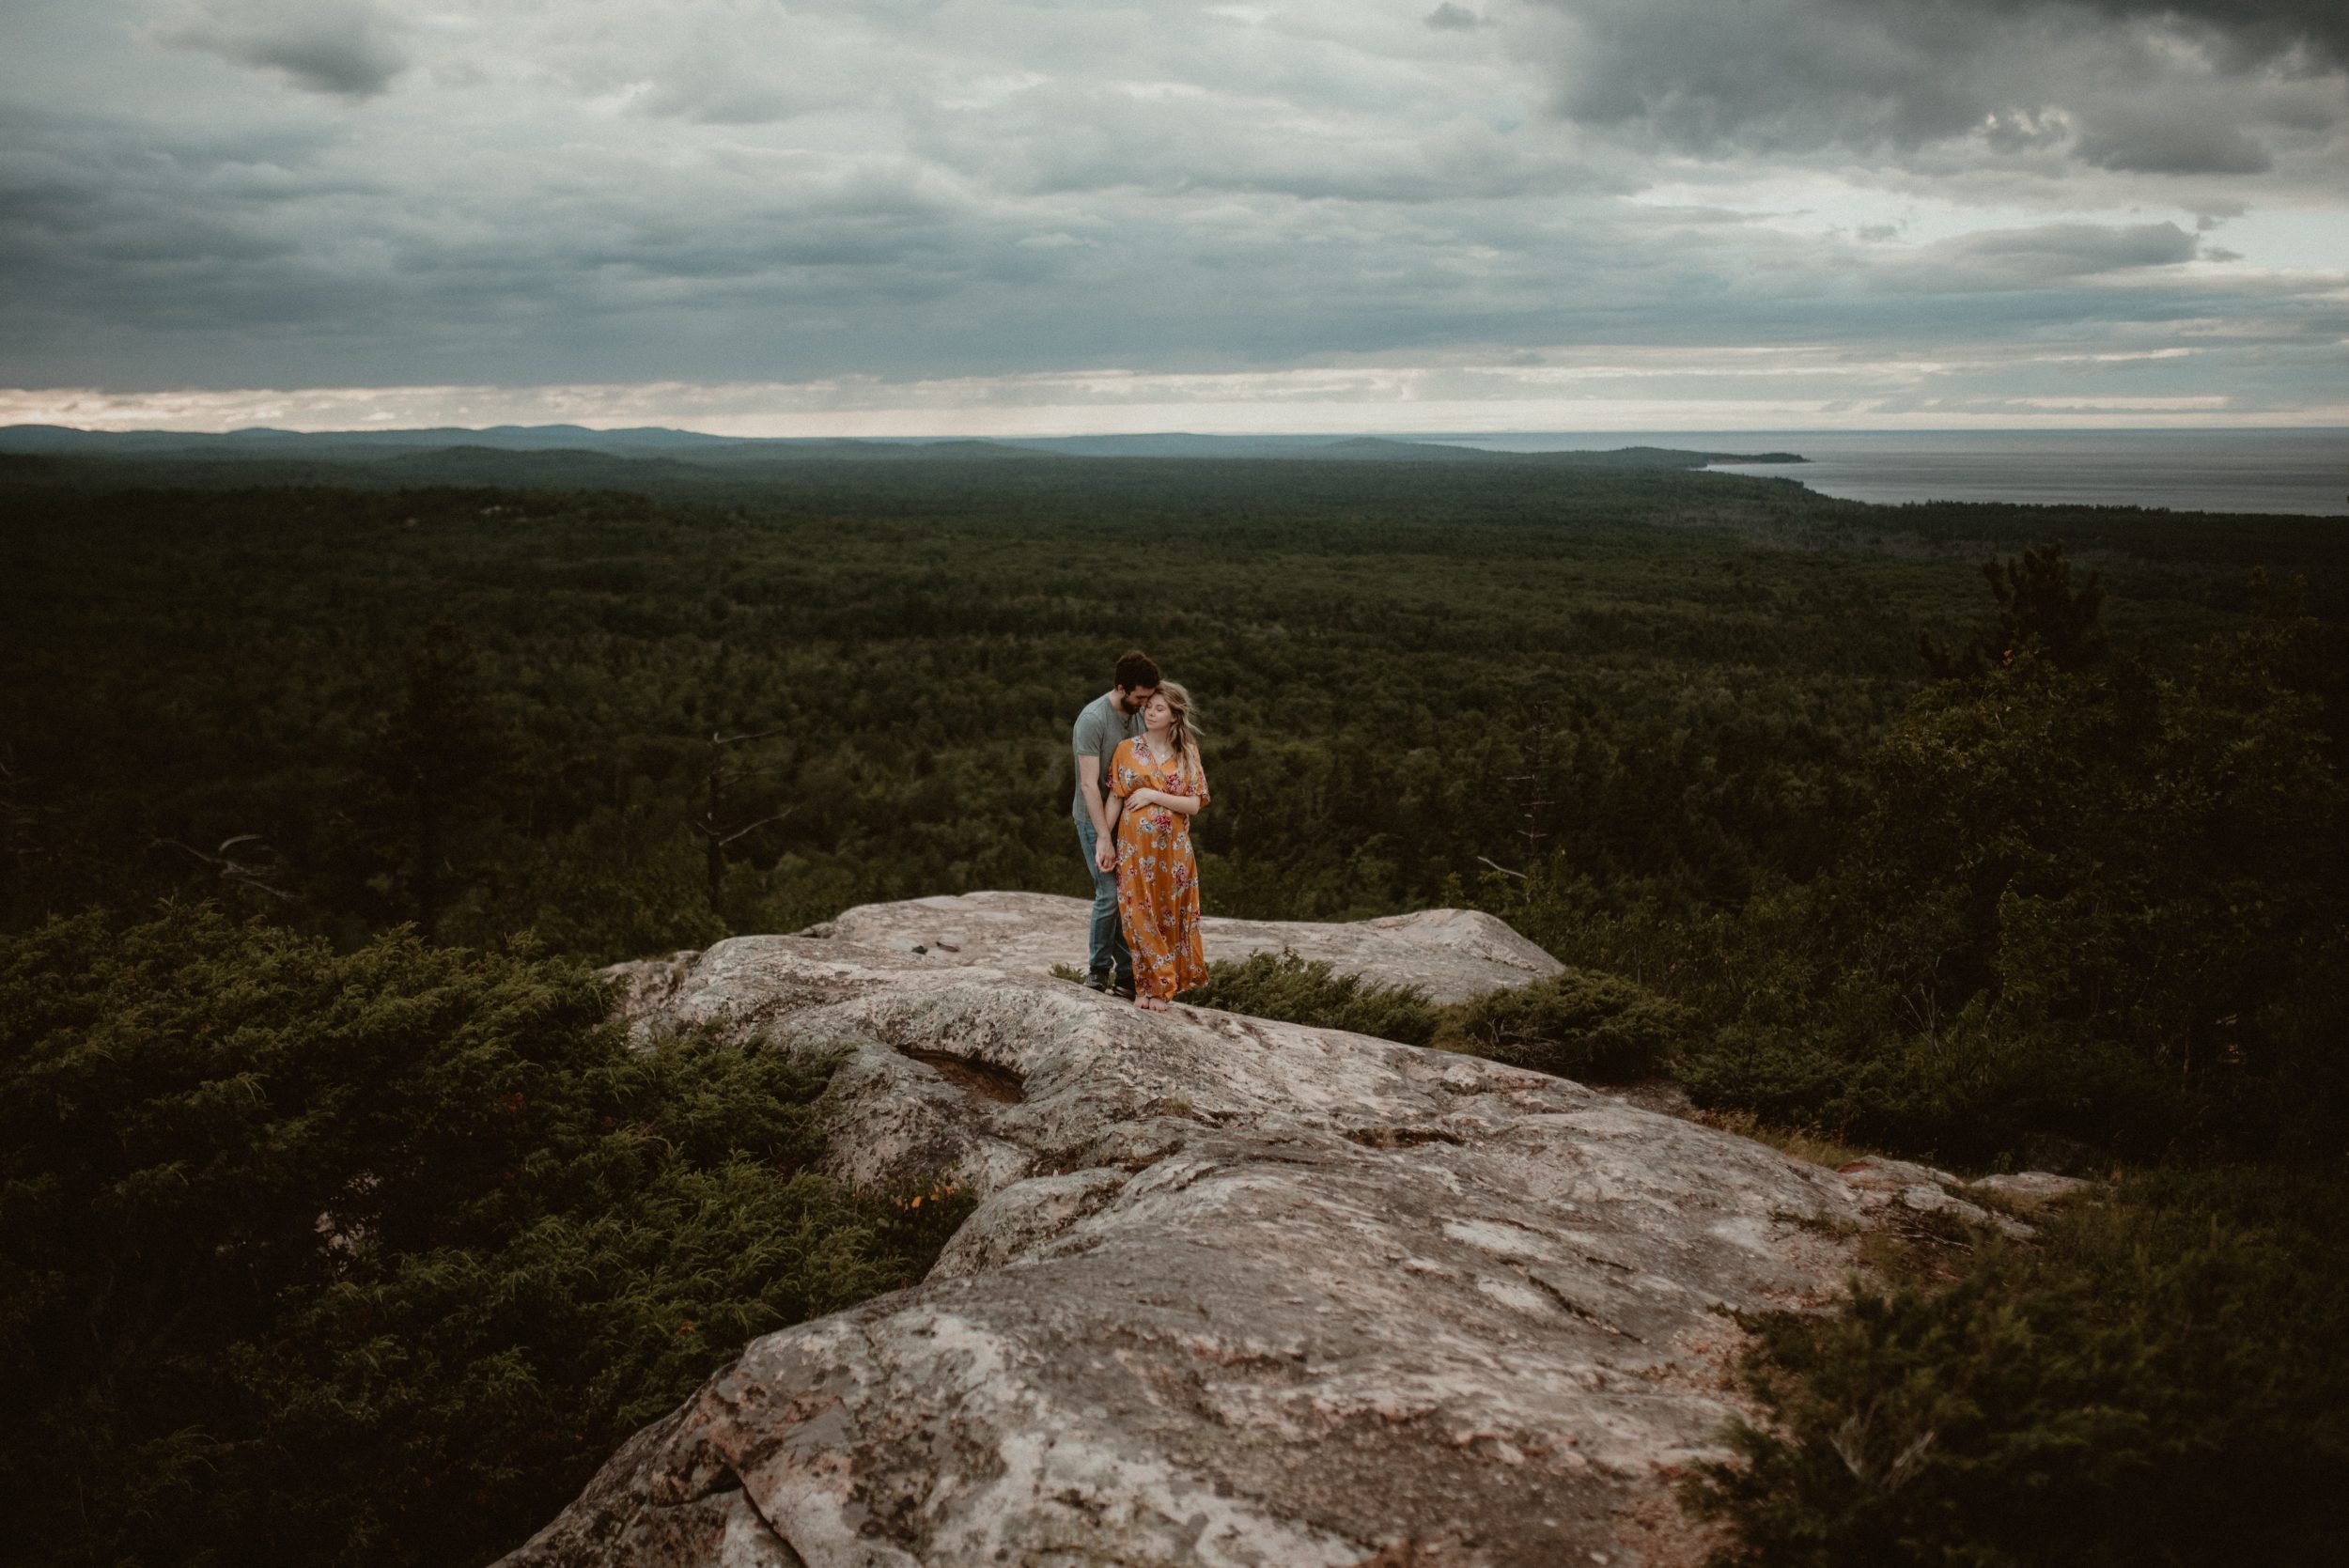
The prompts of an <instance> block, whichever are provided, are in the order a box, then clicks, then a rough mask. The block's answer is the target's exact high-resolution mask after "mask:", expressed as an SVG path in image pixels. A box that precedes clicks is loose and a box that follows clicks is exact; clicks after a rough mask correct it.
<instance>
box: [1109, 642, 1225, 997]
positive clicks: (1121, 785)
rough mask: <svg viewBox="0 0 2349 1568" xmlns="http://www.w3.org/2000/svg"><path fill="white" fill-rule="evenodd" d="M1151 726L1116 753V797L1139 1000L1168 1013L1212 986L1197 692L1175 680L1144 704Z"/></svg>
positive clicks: (1120, 902) (1125, 914)
mask: <svg viewBox="0 0 2349 1568" xmlns="http://www.w3.org/2000/svg"><path fill="white" fill-rule="evenodd" d="M1142 725H1143V733H1142V734H1140V735H1138V736H1135V737H1132V738H1131V739H1129V740H1122V741H1120V742H1118V746H1117V752H1116V754H1115V755H1113V756H1112V758H1111V759H1110V792H1111V793H1112V795H1114V796H1115V797H1116V798H1117V800H1118V803H1119V804H1118V813H1117V913H1118V918H1119V920H1120V921H1121V922H1122V923H1123V924H1124V925H1125V927H1126V943H1127V945H1128V947H1130V948H1132V949H1133V955H1134V989H1135V992H1136V993H1137V994H1136V996H1135V998H1134V1000H1135V1001H1137V1002H1138V1003H1139V1004H1140V1005H1142V1006H1143V1007H1147V1008H1149V1009H1150V1010H1151V1011H1153V1012H1163V1011H1164V1010H1165V1008H1166V1004H1167V1001H1168V999H1169V998H1171V997H1174V996H1175V995H1178V994H1179V993H1181V992H1184V991H1188V990H1190V988H1191V987H1192V986H1200V985H1205V984H1206V979H1207V955H1206V948H1205V946H1204V945H1203V944H1202V942H1201V940H1200V935H1199V867H1198V863H1197V862H1195V861H1193V860H1192V859H1191V854H1190V819H1191V818H1192V817H1194V816H1196V815H1199V808H1200V807H1202V806H1204V805H1206V803H1207V775H1206V772H1205V771H1204V770H1203V769H1202V768H1200V766H1199V741H1198V738H1197V736H1196V735H1195V733H1194V732H1193V730H1192V727H1191V722H1190V692H1189V691H1184V690H1183V689H1182V688H1181V687H1180V686H1177V685H1176V684H1175V682H1173V681H1171V680H1167V681H1160V682H1159V691H1158V695H1156V696H1154V697H1152V698H1151V699H1150V701H1149V703H1148V704H1147V705H1146V706H1143V710H1142Z"/></svg>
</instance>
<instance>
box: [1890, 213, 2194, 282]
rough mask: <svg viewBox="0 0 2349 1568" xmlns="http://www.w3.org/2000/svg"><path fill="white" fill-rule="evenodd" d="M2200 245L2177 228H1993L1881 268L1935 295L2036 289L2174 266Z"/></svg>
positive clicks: (2168, 225)
mask: <svg viewBox="0 0 2349 1568" xmlns="http://www.w3.org/2000/svg"><path fill="white" fill-rule="evenodd" d="M2200 244H2201V241H2199V240H2198V239H2197V238H2196V237H2195V236H2194V235H2191V234H2189V233H2187V232H2186V230H2185V229H2182V228H2180V227H2179V226H2178V225H2175V224H2130V225H2105V224H2042V225H2037V226H2036V227H2032V228H2016V229H1991V230H1987V231H1983V232H1981V233H1975V234H1968V235H1966V236H1965V237H1963V238H1962V239H1957V240H1950V241H1942V242H1941V243H1939V244H1937V245H1928V246H1924V247H1922V248H1921V249H1920V250H1919V251H1918V252H1917V253H1916V254H1915V255H1913V256H1909V257H1906V258H1904V260H1903V261H1901V262H1900V263H1898V264H1896V265H1895V266H1893V267H1891V268H1889V269H1887V271H1886V275H1887V276H1888V277H1889V278H1890V279H1892V280H1895V281H1896V282H1897V283H1898V284H1899V286H1901V287H1906V288H1910V289H1918V290H1930V291H1935V292H1945V291H1956V292H1964V291H1970V290H1975V289H2009V288H2036V287H2042V286H2044V285H2047V284H2058V283H2068V282H2071V281H2073V280H2076V279H2080V278H2089V277H2095V276H2098V275H2100V274H2103V273H2108V272H2130V271H2134V270H2137V269H2140V268H2149V267H2175V266H2178V265H2180V264H2182V263H2185V262H2188V261H2191V260H2193V259H2194V258H2195V256H2196V254H2197V250H2198V248H2199V246H2200Z"/></svg>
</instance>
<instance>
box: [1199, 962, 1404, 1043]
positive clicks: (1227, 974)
mask: <svg viewBox="0 0 2349 1568" xmlns="http://www.w3.org/2000/svg"><path fill="white" fill-rule="evenodd" d="M1182 1000H1183V1001H1187V1002H1190V1003H1191V1004H1193V1005H1194V1006H1199V1007H1220V1008H1221V1009H1223V1010H1224V1011H1225V1012H1227V1013H1245V1014H1247V1015H1248V1016H1249V1017H1257V1018H1277V1019H1279V1020H1281V1021H1282V1022H1283V1023H1301V1024H1311V1025H1313V1026H1315V1027H1316V1028H1320V1029H1343V1030H1346V1031H1347V1032H1350V1033H1354V1034H1372V1035H1377V1037H1378V1038H1380V1039H1382V1040H1399V1041H1401V1042H1402V1043H1403V1044H1405V1045H1407V1046H1423V1045H1426V1044H1427V1043H1428V1042H1429V1041H1431V1040H1432V1039H1433V1038H1434V1037H1435V1034H1436V1030H1437V1028H1438V1026H1439V1024H1440V1023H1441V1022H1442V1019H1443V1009H1441V1008H1439V1007H1438V1006H1437V1005H1436V1004H1435V1003H1434V1002H1432V1001H1428V1000H1427V993H1426V992H1425V991H1423V990H1422V989H1420V988H1419V987H1418V986H1381V985H1379V984H1377V982H1375V981H1371V980H1367V979H1365V978H1363V977H1362V976H1361V975H1359V974H1340V973H1338V972H1337V971H1336V970H1335V968H1334V967H1333V966H1332V965H1331V964H1330V962H1329V961H1328V960H1326V959H1321V958H1314V959H1306V958H1300V957H1299V956H1298V955H1296V953H1294V952H1292V951H1291V950H1289V949H1287V948H1283V949H1282V950H1281V951H1280V952H1278V953H1272V952H1264V953H1257V954H1252V955H1250V956H1249V957H1247V958H1245V959H1242V960H1241V961H1239V962H1237V963H1234V962H1232V961H1231V960H1230V959H1223V960H1221V961H1219V962H1217V963H1214V964H1210V965H1208V966H1207V983H1206V985H1204V986H1193V987H1192V988H1191V989H1190V990H1188V991H1186V992H1184V993H1183V997H1182Z"/></svg>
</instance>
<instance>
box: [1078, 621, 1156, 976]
mask: <svg viewBox="0 0 2349 1568" xmlns="http://www.w3.org/2000/svg"><path fill="white" fill-rule="evenodd" d="M1158 691H1159V666H1158V664H1157V662H1156V661H1154V660H1152V659H1151V657H1150V656H1149V655H1148V654H1146V653H1143V652H1142V651H1141V650H1140V649H1136V650H1134V651H1133V652H1131V653H1128V654H1127V655H1125V656H1124V657H1123V658H1121V659H1120V660H1118V661H1117V675H1116V684H1115V685H1114V686H1112V687H1111V688H1110V690H1109V691H1104V692H1103V693H1102V694H1101V695H1099V696H1097V697H1096V698H1094V699H1093V701H1091V702H1089V703H1087V704H1086V705H1085V706H1084V711H1083V712H1081V713H1080V714H1078V715H1077V723H1076V727H1075V728H1074V729H1073V730H1071V731H1070V732H1069V740H1070V743H1071V744H1072V745H1074V746H1075V747H1076V750H1077V798H1076V800H1074V801H1072V802H1071V803H1070V810H1071V811H1072V812H1073V813H1074V815H1076V818H1077V843H1078V845H1079V846H1081V848H1082V849H1083V850H1084V857H1085V869H1086V870H1088V871H1090V872H1092V873H1093V951H1092V953H1091V955H1089V957H1088V958H1087V960H1086V963H1085V984H1086V985H1087V986H1090V987H1092V988H1093V989H1094V990H1097V991H1110V992H1112V993H1114V994H1115V995H1118V996H1121V997H1124V998H1125V999H1126V1000H1128V1001H1132V1000H1133V995H1134V955H1133V954H1132V952H1131V951H1129V950H1128V948H1127V946H1126V933H1125V932H1124V930H1123V929H1121V928H1120V927H1119V925H1118V922H1117V833H1116V827H1117V815H1116V812H1115V810H1114V809H1113V807H1112V804H1111V801H1110V759H1111V758H1112V757H1113V756H1115V755H1116V754H1117V746H1118V742H1120V741H1122V740H1124V739H1125V738H1126V737H1128V736H1133V735H1140V734H1141V733H1142V710H1143V707H1144V706H1146V705H1147V704H1148V703H1149V701H1150V699H1151V698H1152V697H1154V696H1156V695H1158Z"/></svg>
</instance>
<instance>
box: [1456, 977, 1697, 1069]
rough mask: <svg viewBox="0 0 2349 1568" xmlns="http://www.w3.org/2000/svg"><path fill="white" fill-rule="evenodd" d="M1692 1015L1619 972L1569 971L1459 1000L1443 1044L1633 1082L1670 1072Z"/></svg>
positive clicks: (1536, 1065) (1497, 1057)
mask: <svg viewBox="0 0 2349 1568" xmlns="http://www.w3.org/2000/svg"><path fill="white" fill-rule="evenodd" d="M1692 1017H1693V1016H1692V1015H1691V1014H1690V1013H1689V1012H1688V1009H1687V1008H1685V1007H1682V1006H1680V1005H1679V1004H1678V1003H1676V1002H1672V1001H1667V1000H1665V999H1664V998H1662V997H1659V996H1657V994H1656V993H1655V992H1653V991H1651V990H1649V989H1647V988H1646V987H1645V986H1640V985H1637V984H1635V983H1634V982H1632V981H1629V980H1626V979H1624V978H1623V977H1622V976H1621V975H1613V974H1596V973H1592V972H1590V971H1588V970H1561V971H1560V972H1559V973H1557V974H1553V975H1550V976H1548V978H1546V979H1542V980H1536V981H1534V982H1532V984H1531V985H1525V986H1509V987H1508V988H1506V989H1504V990H1499V991H1492V992H1488V993H1486V995H1484V996H1481V997H1477V998H1475V999H1473V1000H1471V1001H1465V1002H1462V1003H1460V1004H1459V1005H1458V1006H1457V1007H1455V1008H1454V1009H1453V1010H1452V1012H1451V1016H1450V1017H1448V1018H1447V1019H1446V1020H1445V1027H1444V1030H1443V1032H1442V1033H1441V1034H1440V1036H1439V1038H1438V1041H1437V1043H1438V1044H1439V1045H1443V1046H1446V1047H1449V1048H1453V1049H1456V1050H1465V1051H1470V1052H1472V1053H1473V1054H1475V1055H1478V1056H1484V1057H1489V1058H1491V1059H1492V1060H1493V1061H1496V1062H1506V1063H1512V1064H1513V1065H1516V1066H1519V1067H1531V1068H1532V1069H1533V1070H1534V1071H1535V1072H1542V1073H1551V1074H1555V1075H1556V1076H1558V1077H1560V1078H1571V1079H1584V1080H1587V1081H1590V1082H1594V1083H1627V1082H1631V1081H1633V1080H1636V1079H1645V1078H1654V1077H1656V1076H1657V1075H1658V1074H1660V1073H1661V1072H1663V1071H1664V1068H1665V1065H1666V1063H1668V1062H1670V1061H1671V1060H1672V1056H1673V1055H1674V1053H1675V1052H1676V1050H1677V1049H1678V1048H1679V1046H1680V1045H1681V1043H1682V1042H1683V1040H1684V1039H1685V1038H1686V1036H1687V1034H1688V1030H1689V1027H1690V1024H1691V1022H1692Z"/></svg>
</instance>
